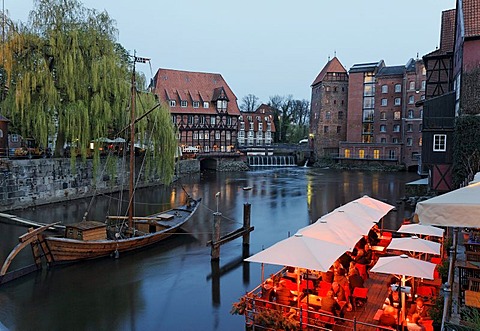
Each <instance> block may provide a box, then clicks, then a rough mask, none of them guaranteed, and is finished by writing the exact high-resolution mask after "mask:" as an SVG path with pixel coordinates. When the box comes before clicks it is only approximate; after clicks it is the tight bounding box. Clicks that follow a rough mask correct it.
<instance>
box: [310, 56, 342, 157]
mask: <svg viewBox="0 0 480 331" xmlns="http://www.w3.org/2000/svg"><path fill="white" fill-rule="evenodd" d="M311 88H312V98H311V110H310V137H309V138H310V144H311V146H312V147H313V149H314V151H315V154H316V155H317V156H318V157H326V156H337V155H338V153H339V149H338V148H339V143H340V141H344V140H345V139H346V134H347V130H346V124H347V98H348V74H347V70H346V69H345V68H344V67H343V65H342V64H341V63H340V61H339V60H338V58H337V57H334V58H333V59H331V60H329V61H328V63H327V64H326V65H325V67H324V68H323V69H322V71H321V72H320V73H319V74H318V76H317V77H316V78H315V80H314V82H313V83H312V85H311Z"/></svg>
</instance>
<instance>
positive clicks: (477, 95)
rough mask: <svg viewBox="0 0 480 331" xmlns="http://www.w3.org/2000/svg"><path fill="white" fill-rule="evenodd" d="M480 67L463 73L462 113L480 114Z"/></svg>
mask: <svg viewBox="0 0 480 331" xmlns="http://www.w3.org/2000/svg"><path fill="white" fill-rule="evenodd" d="M478 82H480V68H475V69H473V70H470V71H467V72H464V73H463V74H462V89H461V91H462V100H461V107H462V110H461V111H462V115H478V114H480V84H479V83H478Z"/></svg>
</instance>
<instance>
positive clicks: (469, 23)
mask: <svg viewBox="0 0 480 331" xmlns="http://www.w3.org/2000/svg"><path fill="white" fill-rule="evenodd" d="M462 2H463V4H462V5H463V22H464V27H465V38H470V37H479V36H480V2H479V1H478V0H463V1H462Z"/></svg>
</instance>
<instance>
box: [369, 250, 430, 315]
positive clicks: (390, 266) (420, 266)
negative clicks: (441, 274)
mask: <svg viewBox="0 0 480 331" xmlns="http://www.w3.org/2000/svg"><path fill="white" fill-rule="evenodd" d="M435 267H436V265H435V264H434V263H430V262H426V261H422V260H418V259H415V258H413V257H408V256H407V255H405V254H402V255H398V256H387V257H381V258H379V259H378V261H377V263H376V264H375V266H374V267H373V268H372V269H370V271H371V272H378V273H383V274H394V275H396V276H397V277H399V278H400V279H401V286H402V287H405V282H406V280H407V279H406V277H418V278H426V279H433V273H434V270H435ZM402 318H403V319H405V293H404V292H403V291H402Z"/></svg>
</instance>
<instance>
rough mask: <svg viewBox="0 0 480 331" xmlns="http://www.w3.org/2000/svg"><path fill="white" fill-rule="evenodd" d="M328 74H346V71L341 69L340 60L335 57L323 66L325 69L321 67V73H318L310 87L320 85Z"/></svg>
mask: <svg viewBox="0 0 480 331" xmlns="http://www.w3.org/2000/svg"><path fill="white" fill-rule="evenodd" d="M329 72H338V73H347V70H346V69H345V68H344V67H343V65H342V63H341V62H340V60H339V59H338V58H337V57H336V56H335V57H334V58H333V59H331V60H330V61H328V62H327V64H326V65H325V67H323V69H322V71H320V73H319V74H318V76H317V78H315V80H314V81H313V83H312V85H311V86H314V85H317V84H319V83H321V82H322V81H323V79H324V78H325V75H326V74H327V73H329Z"/></svg>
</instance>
